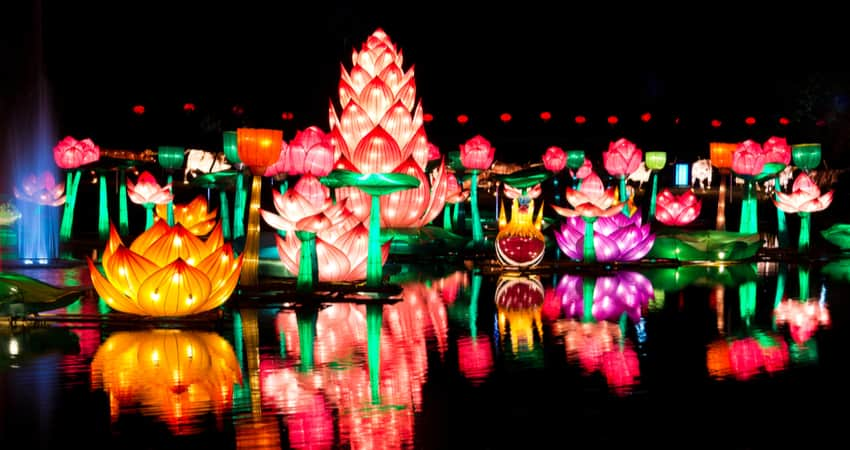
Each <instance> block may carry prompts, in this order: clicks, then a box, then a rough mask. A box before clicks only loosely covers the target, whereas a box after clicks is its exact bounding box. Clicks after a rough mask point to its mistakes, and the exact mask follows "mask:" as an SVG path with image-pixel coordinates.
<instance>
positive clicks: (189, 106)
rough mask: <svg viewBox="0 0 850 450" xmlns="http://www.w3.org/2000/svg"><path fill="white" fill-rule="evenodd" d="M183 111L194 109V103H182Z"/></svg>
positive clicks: (192, 110)
mask: <svg viewBox="0 0 850 450" xmlns="http://www.w3.org/2000/svg"><path fill="white" fill-rule="evenodd" d="M183 111H185V112H187V113H189V112H194V111H195V104H194V103H184V104H183Z"/></svg>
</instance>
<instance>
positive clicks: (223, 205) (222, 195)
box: [218, 190, 230, 241]
mask: <svg viewBox="0 0 850 450" xmlns="http://www.w3.org/2000/svg"><path fill="white" fill-rule="evenodd" d="M218 203H219V208H220V209H221V230H222V237H224V240H226V241H229V240H230V207H229V206H228V201H227V192H225V191H224V190H220V191H218Z"/></svg>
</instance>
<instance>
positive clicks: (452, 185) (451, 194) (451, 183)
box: [432, 173, 470, 204]
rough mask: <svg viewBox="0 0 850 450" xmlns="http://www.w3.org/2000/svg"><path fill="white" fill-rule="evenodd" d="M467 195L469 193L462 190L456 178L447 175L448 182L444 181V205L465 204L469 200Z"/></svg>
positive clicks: (451, 174)
mask: <svg viewBox="0 0 850 450" xmlns="http://www.w3.org/2000/svg"><path fill="white" fill-rule="evenodd" d="M432 182H433V180H432ZM469 194H470V192H469V191H468V190H466V191H465V190H463V186H461V185H460V184H459V183H458V182H457V177H455V175H454V174H453V173H449V174H448V181H446V203H451V204H455V203H461V202H465V201H466V199H468V198H469Z"/></svg>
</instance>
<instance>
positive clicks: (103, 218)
mask: <svg viewBox="0 0 850 450" xmlns="http://www.w3.org/2000/svg"><path fill="white" fill-rule="evenodd" d="M99 182H100V209H99V214H98V218H97V234H98V237H100V240H102V241H105V240H106V239H108V238H109V202H108V199H107V198H106V174H101V175H100V180H99Z"/></svg>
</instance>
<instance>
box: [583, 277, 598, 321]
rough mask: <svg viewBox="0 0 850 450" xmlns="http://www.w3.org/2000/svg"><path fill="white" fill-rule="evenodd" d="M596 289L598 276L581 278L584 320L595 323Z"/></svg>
mask: <svg viewBox="0 0 850 450" xmlns="http://www.w3.org/2000/svg"><path fill="white" fill-rule="evenodd" d="M595 290H596V277H590V276H585V277H584V278H582V279H581V294H582V295H581V299H582V307H581V312H582V318H581V320H582V322H585V323H593V322H595V319H594V318H593V292H594V291H595Z"/></svg>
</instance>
